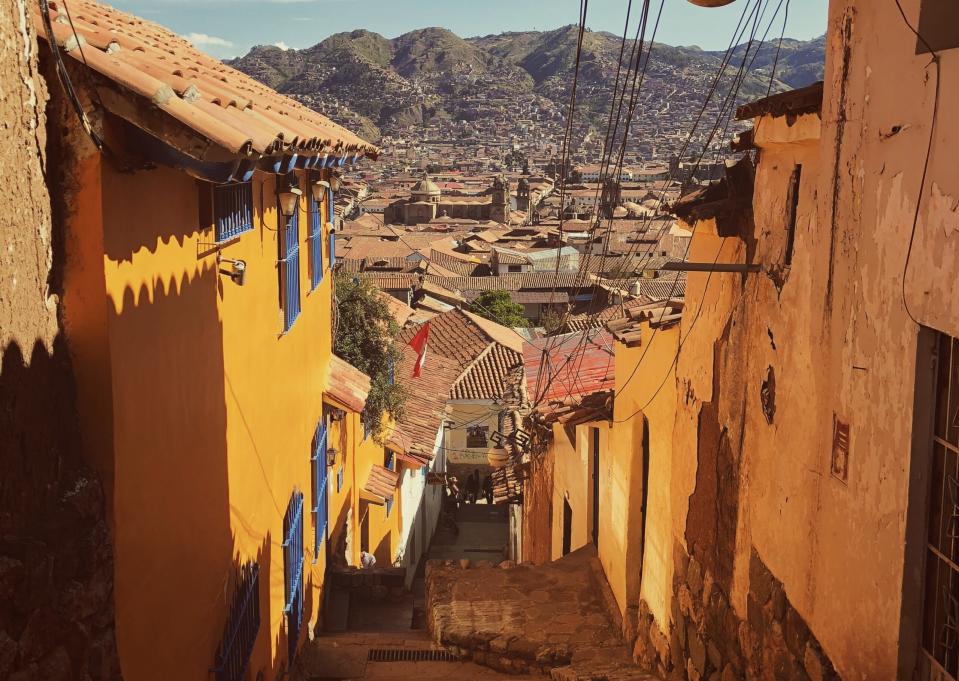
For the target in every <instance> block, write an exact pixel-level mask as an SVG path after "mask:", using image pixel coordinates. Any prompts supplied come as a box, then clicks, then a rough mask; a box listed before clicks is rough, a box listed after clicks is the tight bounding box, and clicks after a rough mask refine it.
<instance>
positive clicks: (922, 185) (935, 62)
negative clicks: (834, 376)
mask: <svg viewBox="0 0 959 681" xmlns="http://www.w3.org/2000/svg"><path fill="white" fill-rule="evenodd" d="M893 2H895V3H896V7H898V8H899V14H900V15H901V16H902V20H903V22H904V23H905V24H906V26H907V27H908V28H909V30H910V31H912V33H913V34H914V35H915V36H916V39H917V40H919V42H921V43H922V45H923V47H925V48H926V50H927V51H928V52H929V53H930V54H931V55H932V59H931V60H930V61H929V63H928V64H927V65H926V68H927V69H928V68H929V67H930V66H935V67H936V90H935V96H934V98H933V104H932V116H931V120H930V121H929V141H928V143H927V144H926V157H925V159H923V162H922V177H921V178H920V180H919V193H918V195H917V197H916V210H915V213H913V216H912V227H911V228H910V230H909V247H908V248H907V249H906V261H905V262H904V263H903V266H902V306H903V307H904V308H905V310H906V314H907V315H909V318H910V319H911V320H912V321H913V323H915V324H916V326H922V324H921V323H920V321H919V320H918V319H916V317H915V316H914V315H913V314H912V310H910V309H909V301H908V300H907V298H906V275H907V274H908V272H909V261H910V260H911V259H912V248H913V245H914V244H915V240H916V230H917V227H918V225H919V215H920V211H921V210H922V198H923V196H924V195H925V193H926V176H927V175H928V173H929V159H930V158H931V157H932V144H933V141H934V140H935V134H936V122H937V121H938V118H939V91H940V84H941V82H942V64H941V63H940V59H939V53H938V52H936V51H935V50H934V49H932V46H931V45H930V44H929V42H928V41H927V40H926V39H925V38H924V37H923V36H922V35H921V34H920V33H919V31H918V30H917V29H916V28H915V27H913V25H912V24H911V23H909V19H908V18H907V17H906V12H905V11H904V10H903V8H902V4H901V3H900V2H899V0H893Z"/></svg>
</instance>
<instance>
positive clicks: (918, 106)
mask: <svg viewBox="0 0 959 681" xmlns="http://www.w3.org/2000/svg"><path fill="white" fill-rule="evenodd" d="M903 7H904V9H905V12H906V15H907V17H908V18H909V20H910V21H911V22H912V23H913V24H914V25H917V22H918V11H919V1H918V0H907V1H904V2H903ZM915 44H916V41H915V38H914V37H913V36H912V35H911V33H910V32H909V29H908V28H907V27H906V25H905V24H904V22H903V20H902V18H901V17H900V16H899V13H898V10H897V8H896V5H895V4H894V3H871V2H865V0H834V1H833V2H832V5H831V9H830V30H829V37H828V52H827V55H828V56H827V68H826V84H825V97H824V105H823V112H822V116H821V120H820V117H819V116H817V115H803V116H799V117H790V118H789V119H787V117H779V118H771V117H763V118H761V119H759V120H757V121H755V122H754V123H755V126H756V135H755V139H756V143H757V146H758V147H759V148H760V151H759V153H758V156H759V164H758V170H757V178H756V187H755V194H754V200H753V213H754V215H753V216H752V217H753V220H754V225H755V227H754V236H755V240H756V241H755V244H756V252H755V256H754V258H753V259H752V260H753V261H754V262H758V263H759V264H760V265H761V267H762V270H763V271H762V273H761V274H756V275H747V276H746V277H743V276H741V275H732V274H717V275H713V276H712V277H711V278H710V277H709V275H707V274H702V273H693V274H690V276H689V280H688V284H687V296H686V301H687V308H686V310H685V311H684V316H683V321H682V329H681V333H682V336H683V348H682V352H681V353H680V357H679V362H678V366H677V371H676V374H677V377H676V385H675V387H676V394H675V395H674V397H675V400H676V404H677V414H676V418H675V424H674V430H673V442H672V470H671V477H670V480H669V488H670V493H671V495H672V501H673V503H672V511H673V512H672V518H671V528H672V538H673V540H674V541H675V542H676V545H677V551H676V554H675V556H670V555H669V554H668V553H667V554H663V555H664V557H663V558H662V559H661V561H659V562H654V563H651V562H650V561H651V560H654V559H655V556H652V555H649V556H647V561H646V564H645V565H644V582H643V586H642V593H643V597H644V600H643V601H642V603H641V613H642V612H643V609H644V608H645V609H646V610H647V611H649V612H650V613H651V614H653V615H654V619H655V621H656V622H657V623H658V624H660V627H659V629H658V638H657V636H654V635H651V636H650V637H649V639H648V640H647V644H645V645H638V646H637V654H638V655H639V656H640V657H643V655H646V656H647V659H658V661H659V662H660V663H663V664H664V667H669V666H670V665H676V666H677V667H678V666H679V665H683V664H686V665H687V666H686V668H684V669H683V670H682V673H685V675H687V676H689V677H695V676H696V675H697V674H703V673H708V672H709V670H711V669H717V668H718V667H717V666H716V665H714V664H713V663H712V662H705V663H704V664H703V665H702V668H699V666H698V665H695V664H694V665H692V666H691V667H690V666H688V662H686V663H684V662H683V656H684V655H685V656H686V658H687V660H691V659H695V658H697V657H699V658H701V657H702V656H701V655H697V651H698V650H699V649H700V648H701V647H703V646H704V645H707V644H711V645H714V646H715V647H716V648H717V651H716V657H717V658H719V659H720V660H721V661H722V662H723V664H732V665H733V667H734V670H740V667H737V666H736V665H740V666H741V668H744V670H745V671H747V672H750V674H751V675H769V674H772V675H773V676H776V677H777V678H779V677H780V674H781V673H785V670H788V669H790V668H792V669H799V668H800V667H801V668H802V669H803V670H804V672H805V673H806V674H808V675H809V676H810V677H815V676H816V675H822V677H829V676H830V675H831V674H834V673H835V674H838V675H839V676H842V677H843V678H894V677H896V675H897V673H898V671H899V670H898V669H897V664H898V663H899V659H900V657H901V656H902V654H903V651H902V650H900V615H901V612H902V611H903V609H904V608H905V609H906V611H907V612H908V609H909V604H908V603H906V605H905V606H904V605H903V602H902V591H903V583H904V570H905V569H906V568H907V567H909V566H904V560H905V558H904V549H903V546H904V544H905V542H906V540H907V535H906V515H907V510H909V509H910V506H911V505H915V504H918V505H920V506H922V505H924V504H925V499H924V498H921V497H922V495H917V496H916V497H913V498H910V497H909V476H910V473H911V471H910V470H909V462H910V452H911V448H912V436H913V433H912V424H913V414H912V405H913V403H914V398H915V395H914V385H915V382H916V366H915V358H916V342H917V332H918V326H917V325H916V323H914V322H913V321H912V320H911V319H910V317H909V315H908V314H907V311H906V308H905V306H904V305H903V300H902V299H903V286H902V282H903V271H904V268H905V265H906V253H907V249H908V245H909V240H910V236H911V233H912V226H913V216H914V214H915V212H916V203H917V198H918V196H919V194H918V192H919V186H920V178H921V174H922V170H923V164H924V160H925V155H926V146H927V144H928V141H929V134H930V120H931V114H932V107H933V101H934V93H935V87H936V73H935V69H934V68H933V67H930V66H928V65H929V56H928V55H919V56H917V55H915V54H914V52H915ZM941 63H942V77H943V80H942V82H941V84H940V92H941V94H940V101H939V111H938V117H939V118H938V121H939V122H938V125H937V128H936V130H935V133H934V135H933V152H932V155H931V157H930V159H929V171H928V180H927V183H926V186H925V189H924V191H923V193H922V206H921V210H920V211H919V220H918V223H917V227H916V230H915V242H914V246H913V250H912V255H911V257H910V259H909V264H908V270H907V272H906V276H905V296H906V299H907V301H908V305H909V308H910V310H911V312H912V314H913V315H914V316H915V318H916V319H917V320H918V321H919V323H921V324H922V325H924V326H929V327H932V328H934V329H936V330H939V331H942V332H944V333H947V334H949V335H952V336H957V335H959V301H956V300H954V298H953V296H951V295H950V294H951V293H952V291H953V289H954V285H955V280H956V276H955V275H956V265H957V264H959V263H957V258H959V235H957V231H959V166H957V165H956V164H955V161H954V155H953V153H952V152H953V151H954V149H955V140H954V139H953V138H952V135H953V133H952V126H951V125H949V124H948V123H947V122H949V121H952V120H955V119H956V118H957V113H959V89H957V87H956V85H957V84H959V75H956V74H957V73H959V71H957V69H956V67H957V66H959V50H950V51H945V52H943V53H942V55H941ZM797 164H801V165H802V182H801V184H800V190H799V192H800V194H799V204H798V213H797V220H796V230H795V243H794V252H793V258H792V263H791V266H788V267H787V266H786V263H785V252H786V248H787V245H786V244H787V238H786V235H787V215H788V212H789V203H788V202H789V183H790V177H791V176H792V174H793V170H794V168H795V166H796V165H797ZM720 249H721V252H720V253H719V257H718V261H720V262H742V261H743V259H744V256H745V248H744V244H743V243H742V242H741V241H739V240H738V239H731V238H730V239H727V240H726V242H725V243H723V242H722V240H721V239H720V238H719V237H718V236H716V231H715V225H712V224H711V223H709V222H703V223H699V224H698V225H696V232H695V237H694V239H693V245H692V252H691V254H690V260H694V261H706V262H709V261H712V260H714V259H717V256H716V254H717V250H720ZM700 307H701V311H698V310H699V308H700ZM770 375H773V376H774V377H775V387H774V388H770V390H769V391H768V392H770V393H771V392H774V393H775V394H774V401H775V410H774V411H772V410H769V409H767V410H765V411H764V403H763V386H764V382H765V381H767V378H768V377H769V376H770ZM767 385H769V386H771V385H772V383H767ZM768 399H769V395H767V400H768ZM835 419H838V420H840V421H843V422H844V423H848V424H849V427H850V448H849V464H848V477H847V479H846V480H841V479H839V478H837V477H835V476H833V475H832V472H831V455H832V447H833V444H832V439H833V430H834V422H835ZM654 457H655V453H654ZM711 467H712V468H714V469H715V471H713V470H710V468H711ZM724 476H725V477H724ZM651 486H652V484H651ZM655 525H656V529H655V530H653V529H652V528H647V530H646V533H647V538H648V537H649V536H650V533H651V532H652V531H656V532H660V531H661V527H660V523H659V522H657V523H655ZM920 529H922V528H920ZM729 542H732V543H731V544H730V543H729ZM730 553H731V555H730ZM911 567H912V570H913V571H915V569H916V566H911ZM669 574H675V575H677V576H678V577H680V579H677V580H673V583H672V584H669V578H668V576H667V575H669ZM657 591H666V592H667V593H669V592H671V593H672V606H671V607H670V609H669V610H670V611H669V613H668V616H667V617H665V618H663V619H661V617H662V612H661V609H662V601H659V602H657V601H656V600H655V599H653V598H648V600H647V596H651V595H652V594H653V593H655V592H657ZM717 594H718V596H717ZM717 598H718V600H717ZM717 603H718V605H717ZM726 603H728V608H729V612H731V613H732V614H733V615H734V620H730V621H729V624H727V625H726V626H724V627H715V628H712V625H711V622H712V621H713V619H716V618H717V616H718V615H720V614H721V615H722V617H726V615H725V614H723V613H725V612H726V608H727V606H726ZM853 612H854V613H855V617H856V619H857V620H860V621H862V620H864V621H868V622H869V623H870V625H869V626H868V627H856V626H850V617H851V613H853ZM909 615H910V617H911V618H914V617H915V615H916V613H914V612H909ZM736 621H738V622H739V623H740V624H739V625H738V627H739V630H738V632H732V631H729V630H730V629H736V627H737V625H736ZM666 622H668V623H669V624H666ZM720 630H722V631H725V634H716V632H717V631H720ZM723 636H725V637H726V639H725V640H722V637H723ZM667 639H668V643H667V642H666V641H667ZM904 640H905V639H904ZM650 643H651V644H652V645H651V646H650V645H648V644H650ZM677 647H678V648H679V649H680V650H681V651H682V652H683V655H679V656H677V655H676V654H675V652H674V649H675V648H677ZM650 648H653V649H655V654H654V655H651V656H650V655H648V654H647V653H648V651H649V649H650ZM709 657H710V658H711V657H712V653H710V655H709ZM907 671H908V670H907Z"/></svg>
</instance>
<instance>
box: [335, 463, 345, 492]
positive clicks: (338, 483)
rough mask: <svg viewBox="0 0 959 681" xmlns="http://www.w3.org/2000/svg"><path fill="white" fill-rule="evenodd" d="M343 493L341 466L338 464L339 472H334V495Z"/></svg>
mask: <svg viewBox="0 0 959 681" xmlns="http://www.w3.org/2000/svg"><path fill="white" fill-rule="evenodd" d="M342 491H343V464H340V470H338V471H337V472H336V493H337V494H339V493H340V492H342Z"/></svg>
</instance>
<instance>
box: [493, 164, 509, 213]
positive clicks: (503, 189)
mask: <svg viewBox="0 0 959 681" xmlns="http://www.w3.org/2000/svg"><path fill="white" fill-rule="evenodd" d="M490 197H491V198H492V201H491V205H490V215H489V219H490V220H493V221H494V222H500V223H502V224H504V225H505V224H508V223H509V212H510V206H509V199H510V196H509V180H507V179H506V176H505V175H502V174H500V175H497V176H496V177H494V178H493V184H492V186H491V187H490Z"/></svg>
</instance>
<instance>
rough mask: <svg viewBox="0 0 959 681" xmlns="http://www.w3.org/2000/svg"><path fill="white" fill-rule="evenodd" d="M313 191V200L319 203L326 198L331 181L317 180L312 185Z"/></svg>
mask: <svg viewBox="0 0 959 681" xmlns="http://www.w3.org/2000/svg"><path fill="white" fill-rule="evenodd" d="M311 189H312V191H313V200H314V201H316V202H317V203H319V202H320V201H322V200H323V199H324V198H326V192H327V191H328V190H329V189H330V183H329V182H327V181H326V180H317V181H316V182H314V183H313V186H312V187H311Z"/></svg>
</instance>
